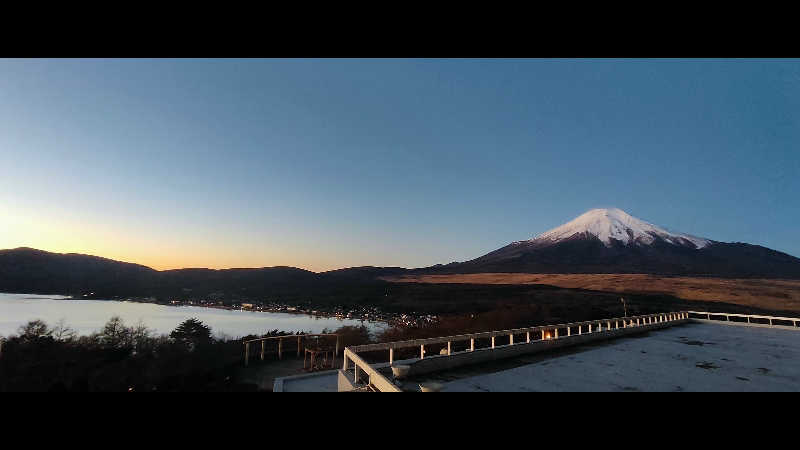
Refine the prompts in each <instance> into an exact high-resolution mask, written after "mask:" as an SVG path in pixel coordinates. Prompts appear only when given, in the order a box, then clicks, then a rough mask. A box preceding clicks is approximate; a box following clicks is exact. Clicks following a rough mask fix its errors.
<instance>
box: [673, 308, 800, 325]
mask: <svg viewBox="0 0 800 450" xmlns="http://www.w3.org/2000/svg"><path fill="white" fill-rule="evenodd" d="M686 312H687V313H689V314H699V315H701V316H706V317H707V319H706V320H711V316H725V317H726V318H727V319H728V321H730V320H731V319H730V318H731V317H744V318H747V323H750V319H768V320H769V324H770V325H772V321H773V320H781V321H786V322H792V325H793V326H794V327H797V326H798V325H797V324H798V323H800V317H780V316H762V315H758V314H734V313H715V312H709V311H686Z"/></svg>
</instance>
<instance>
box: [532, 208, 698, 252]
mask: <svg viewBox="0 0 800 450" xmlns="http://www.w3.org/2000/svg"><path fill="white" fill-rule="evenodd" d="M580 233H588V234H591V235H593V236H596V237H597V238H598V239H599V240H601V241H602V242H603V243H604V244H605V245H606V246H607V247H610V246H611V245H612V239H615V240H617V241H620V242H622V243H623V244H625V245H629V244H644V245H647V244H651V243H653V241H655V240H656V238H661V239H663V240H664V241H666V242H669V243H671V244H674V245H682V246H687V247H694V248H703V247H706V246H708V245H709V244H711V242H712V241H710V240H709V239H703V238H699V237H696V236H692V235H689V234H682V233H672V232H669V231H667V230H665V229H663V228H661V227H658V226H656V225H653V224H651V223H648V222H645V221H643V220H639V219H637V218H636V217H633V216H631V215H629V214H627V213H626V212H625V211H623V210H621V209H617V208H610V209H592V210H590V211H587V212H586V213H584V214H582V215H580V216H578V217H577V218H575V219H574V220H572V221H570V222H567V223H565V224H564V225H561V226H560V227H556V228H553V229H552V230H550V231H546V232H544V233H542V234H540V235H539V236H536V237H535V238H533V239H531V240H529V241H524V242H530V243H549V242H552V243H555V242H559V241H563V240H566V239H569V238H570V237H572V236H574V235H576V234H580Z"/></svg>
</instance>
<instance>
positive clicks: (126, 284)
mask: <svg viewBox="0 0 800 450" xmlns="http://www.w3.org/2000/svg"><path fill="white" fill-rule="evenodd" d="M156 274H157V272H156V271H155V270H153V269H151V268H149V267H145V266H142V265H138V264H131V263H125V262H120V261H114V260H111V259H106V258H100V257H98V256H90V255H81V254H77V253H50V252H45V251H42V250H36V249H32V248H26V247H22V248H16V249H12V250H0V291H3V292H35V293H52V294H84V293H89V292H104V293H108V295H116V294H122V293H125V294H126V295H142V294H144V293H145V292H146V287H147V286H148V285H149V283H150V282H151V280H152V279H153V277H154V276H155V275H156Z"/></svg>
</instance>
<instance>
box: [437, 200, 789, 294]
mask: <svg viewBox="0 0 800 450" xmlns="http://www.w3.org/2000/svg"><path fill="white" fill-rule="evenodd" d="M432 269H434V270H435V271H436V272H446V273H477V272H526V273H648V274H660V275H699V276H722V277H765V278H800V259H799V258H795V257H793V256H791V255H788V254H786V253H782V252H779V251H776V250H772V249H769V248H766V247H762V246H759V245H751V244H745V243H739V242H735V243H726V242H719V241H715V240H712V239H707V238H701V237H697V236H693V235H690V234H685V233H677V232H672V231H668V230H667V229H665V228H662V227H659V226H657V225H654V224H652V223H649V222H645V221H643V220H641V219H637V218H636V217H633V216H631V215H629V214H628V213H626V212H625V211H622V210H621V209H617V208H609V209H592V210H590V211H587V212H586V213H584V214H582V215H580V216H578V217H577V218H575V219H573V220H571V221H569V222H567V223H565V224H564V225H561V226H559V227H556V228H553V229H552V230H549V231H546V232H544V233H541V234H539V235H538V236H535V237H533V238H532V239H528V240H523V241H517V242H512V243H510V244H508V245H506V246H505V247H502V248H499V249H497V250H495V251H493V252H490V253H487V254H486V255H483V256H481V257H479V258H476V259H473V260H470V261H466V262H460V263H459V262H456V263H451V264H447V265H438V266H434V268H432Z"/></svg>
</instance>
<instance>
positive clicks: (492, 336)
mask: <svg viewBox="0 0 800 450" xmlns="http://www.w3.org/2000/svg"><path fill="white" fill-rule="evenodd" d="M492 348H494V336H492Z"/></svg>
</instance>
